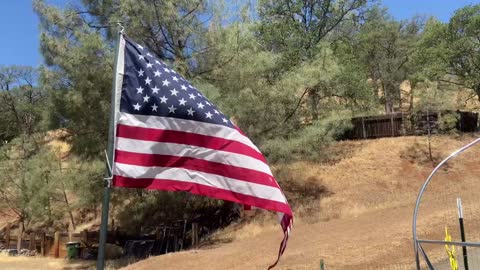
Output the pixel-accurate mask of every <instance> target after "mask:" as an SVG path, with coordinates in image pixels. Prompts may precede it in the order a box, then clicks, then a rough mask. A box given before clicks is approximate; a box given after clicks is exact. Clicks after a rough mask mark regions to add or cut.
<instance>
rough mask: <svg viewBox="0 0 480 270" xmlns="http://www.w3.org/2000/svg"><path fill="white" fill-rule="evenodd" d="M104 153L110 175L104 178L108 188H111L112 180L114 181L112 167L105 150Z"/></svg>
mask: <svg viewBox="0 0 480 270" xmlns="http://www.w3.org/2000/svg"><path fill="white" fill-rule="evenodd" d="M103 152H104V153H105V161H106V162H105V163H106V165H107V171H108V175H107V176H106V177H104V178H103V180H105V181H106V182H107V187H111V186H112V179H113V171H112V166H111V165H110V160H109V158H108V154H107V150H103Z"/></svg>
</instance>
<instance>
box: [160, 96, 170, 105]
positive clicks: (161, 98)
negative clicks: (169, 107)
mask: <svg viewBox="0 0 480 270" xmlns="http://www.w3.org/2000/svg"><path fill="white" fill-rule="evenodd" d="M167 100H168V98H167V97H165V96H163V97H160V103H165V104H166V103H167Z"/></svg>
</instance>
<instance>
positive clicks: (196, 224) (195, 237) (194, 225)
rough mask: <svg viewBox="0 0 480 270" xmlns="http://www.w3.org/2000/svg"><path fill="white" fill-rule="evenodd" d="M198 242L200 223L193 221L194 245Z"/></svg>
mask: <svg viewBox="0 0 480 270" xmlns="http://www.w3.org/2000/svg"><path fill="white" fill-rule="evenodd" d="M197 244H198V223H197V222H192V247H195V246H196V245H197Z"/></svg>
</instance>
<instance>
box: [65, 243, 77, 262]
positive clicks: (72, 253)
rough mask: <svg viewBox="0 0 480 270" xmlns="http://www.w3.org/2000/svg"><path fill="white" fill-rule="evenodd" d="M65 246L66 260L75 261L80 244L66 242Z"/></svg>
mask: <svg viewBox="0 0 480 270" xmlns="http://www.w3.org/2000/svg"><path fill="white" fill-rule="evenodd" d="M65 246H66V248H67V259H69V260H72V259H77V258H78V256H79V254H80V242H68V243H66V244H65Z"/></svg>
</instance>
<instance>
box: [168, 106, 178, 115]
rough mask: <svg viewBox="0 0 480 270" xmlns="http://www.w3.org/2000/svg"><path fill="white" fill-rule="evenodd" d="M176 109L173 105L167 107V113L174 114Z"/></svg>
mask: <svg viewBox="0 0 480 270" xmlns="http://www.w3.org/2000/svg"><path fill="white" fill-rule="evenodd" d="M176 109H177V108H175V107H173V105H172V106H170V107H168V113H175V110H176Z"/></svg>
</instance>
